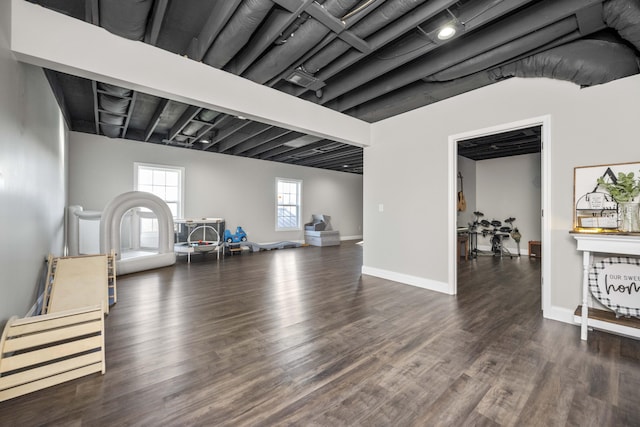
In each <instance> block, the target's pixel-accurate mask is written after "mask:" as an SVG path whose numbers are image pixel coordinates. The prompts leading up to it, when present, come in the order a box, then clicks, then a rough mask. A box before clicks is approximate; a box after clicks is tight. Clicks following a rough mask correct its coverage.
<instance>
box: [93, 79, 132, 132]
mask: <svg viewBox="0 0 640 427" xmlns="http://www.w3.org/2000/svg"><path fill="white" fill-rule="evenodd" d="M97 87H98V89H99V90H100V91H101V92H100V93H98V94H97V96H98V106H99V107H100V110H103V111H100V112H99V113H98V114H99V118H100V123H101V124H100V129H101V130H102V133H103V134H104V135H105V136H108V137H110V138H118V137H120V136H122V135H121V133H122V132H121V131H122V129H121V126H123V125H124V123H125V116H126V114H127V111H128V109H129V104H130V102H131V100H130V99H129V98H128V97H130V96H131V95H132V91H131V90H130V89H125V88H123V87H119V86H114V85H110V84H107V83H98V86H97ZM102 92H106V93H102Z"/></svg>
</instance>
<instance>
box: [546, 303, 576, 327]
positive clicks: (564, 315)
mask: <svg viewBox="0 0 640 427" xmlns="http://www.w3.org/2000/svg"><path fill="white" fill-rule="evenodd" d="M573 312H574V310H571V309H569V308H564V307H558V306H555V305H552V306H551V309H549V310H547V311H545V312H544V313H543V316H544V318H545V319H551V320H557V321H558V322H562V323H569V324H572V325H575V322H574V321H573Z"/></svg>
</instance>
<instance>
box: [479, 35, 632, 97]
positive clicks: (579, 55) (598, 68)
mask: <svg viewBox="0 0 640 427" xmlns="http://www.w3.org/2000/svg"><path fill="white" fill-rule="evenodd" d="M638 72H640V70H639V69H638V59H637V57H636V53H635V52H634V51H633V49H632V48H630V47H628V46H627V45H625V44H623V43H617V42H612V41H608V40H577V41H575V42H573V43H569V44H566V45H563V46H559V47H556V48H554V49H550V50H548V51H546V52H541V53H539V54H537V55H533V56H530V57H528V58H524V59H521V60H520V61H517V62H514V63H512V64H508V65H505V66H502V67H499V68H496V69H494V70H492V71H490V73H491V75H492V76H493V77H495V78H496V79H502V78H505V77H548V78H552V79H556V80H566V81H570V82H573V83H575V84H578V85H580V86H582V87H587V86H594V85H599V84H604V83H608V82H610V81H613V80H616V79H621V78H623V77H628V76H631V75H633V74H638Z"/></svg>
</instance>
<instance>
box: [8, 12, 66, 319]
mask: <svg viewBox="0 0 640 427" xmlns="http://www.w3.org/2000/svg"><path fill="white" fill-rule="evenodd" d="M8 7H9V2H0V93H1V94H2V95H1V96H0V239H1V240H0V241H1V244H0V325H2V324H3V323H4V322H5V321H6V320H7V319H8V318H9V317H11V316H12V315H14V314H15V315H18V316H24V315H25V314H26V312H27V311H28V309H29V308H30V307H31V306H32V305H33V303H34V302H35V298H36V293H37V292H36V287H37V283H38V280H39V279H40V275H41V269H42V268H44V266H45V263H44V260H45V259H46V256H47V254H48V253H50V252H51V253H53V254H54V255H58V256H59V255H62V250H63V224H64V206H65V198H66V182H65V181H66V176H65V174H66V171H65V165H66V158H65V155H66V131H65V129H64V125H63V124H62V121H61V117H60V112H59V109H58V107H57V104H56V102H55V99H54V97H53V95H52V94H51V90H50V88H49V86H48V83H47V81H46V79H45V77H44V73H43V72H42V70H41V69H39V68H36V67H33V66H30V65H24V64H19V63H17V62H16V61H15V60H14V59H13V58H12V57H11V54H10V52H9V42H8V25H9V23H8V21H7V19H8V17H9V16H10V13H9V10H8Z"/></svg>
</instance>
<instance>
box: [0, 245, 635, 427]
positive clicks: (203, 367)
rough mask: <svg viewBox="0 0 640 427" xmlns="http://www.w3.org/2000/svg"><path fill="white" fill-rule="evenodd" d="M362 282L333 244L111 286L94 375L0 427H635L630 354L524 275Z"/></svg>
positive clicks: (473, 268)
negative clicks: (103, 366)
mask: <svg viewBox="0 0 640 427" xmlns="http://www.w3.org/2000/svg"><path fill="white" fill-rule="evenodd" d="M425 262H426V263H428V262H429V260H425ZM361 264H362V248H361V247H360V246H357V245H355V244H354V243H353V242H343V244H342V245H341V246H340V247H322V248H319V247H307V248H298V249H285V250H277V251H270V252H260V253H254V254H244V255H239V256H233V257H227V258H226V259H224V260H221V261H220V262H216V261H215V259H213V257H203V258H200V257H194V259H193V260H192V263H191V264H187V263H186V260H185V259H180V260H179V262H178V264H177V265H175V266H173V267H167V268H163V269H158V270H155V271H149V272H142V273H137V274H131V275H127V276H123V277H120V278H118V304H117V305H116V306H114V307H113V308H112V310H111V312H110V314H109V316H108V317H107V320H106V339H107V342H106V350H107V354H106V358H107V373H106V375H104V376H101V375H93V376H89V377H85V378H81V379H78V380H75V381H73V382H69V383H66V384H62V385H59V386H56V387H52V388H50V389H47V390H42V391H40V392H36V393H33V394H30V395H27V396H23V397H20V398H16V399H13V400H10V401H7V402H3V403H0V425H1V426H35V425H38V426H41V425H52V426H53V425H55V426H80V425H82V426H107V425H108V426H124V425H136V426H137V425H144V426H185V425H196V426H272V425H299V426H466V425H477V426H555V425H557V426H565V425H569V426H573V425H582V426H638V425H640V405H639V404H640V341H636V340H631V339H627V338H623V337H619V336H615V335H610V334H606V333H603V332H597V331H596V332H590V334H589V338H590V340H589V342H588V343H584V342H581V341H580V337H579V332H580V331H579V328H577V327H575V326H571V325H565V324H562V323H559V322H554V321H551V320H544V319H542V315H541V311H540V261H539V260H538V259H530V258H527V257H522V258H519V259H513V260H511V259H508V258H505V259H502V260H500V259H497V258H492V257H481V258H479V259H478V260H474V261H469V262H462V263H460V264H459V284H458V288H459V295H458V296H448V295H442V294H438V293H434V292H430V291H426V290H423V289H419V288H415V287H411V286H407V285H402V284H399V283H394V282H391V281H387V280H382V279H378V278H374V277H370V276H361V274H360V268H361Z"/></svg>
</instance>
